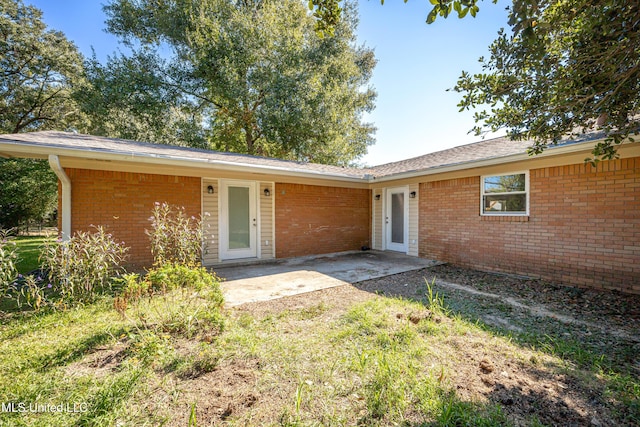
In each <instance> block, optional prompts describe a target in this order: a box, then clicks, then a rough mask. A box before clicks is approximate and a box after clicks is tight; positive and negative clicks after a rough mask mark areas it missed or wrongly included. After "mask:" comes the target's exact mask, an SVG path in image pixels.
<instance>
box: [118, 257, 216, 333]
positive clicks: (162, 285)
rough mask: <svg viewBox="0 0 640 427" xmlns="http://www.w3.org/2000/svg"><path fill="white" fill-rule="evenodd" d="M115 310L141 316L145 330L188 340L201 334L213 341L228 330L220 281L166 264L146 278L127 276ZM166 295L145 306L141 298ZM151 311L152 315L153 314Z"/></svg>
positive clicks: (203, 271) (194, 269) (205, 273)
mask: <svg viewBox="0 0 640 427" xmlns="http://www.w3.org/2000/svg"><path fill="white" fill-rule="evenodd" d="M120 283H122V285H123V286H122V290H121V292H120V294H119V296H117V297H116V299H115V300H114V308H115V309H116V310H117V311H118V312H119V313H120V314H121V315H122V316H123V317H125V315H126V311H127V309H128V308H131V309H133V311H134V317H136V314H135V312H136V311H137V312H139V313H138V316H137V317H139V319H140V320H141V321H142V323H143V325H144V327H145V328H155V329H158V328H159V329H160V330H161V331H162V332H176V333H181V334H185V335H187V336H194V335H197V334H201V335H202V338H203V339H207V340H208V339H211V337H212V336H215V335H217V333H218V332H220V331H221V330H222V328H223V326H224V318H223V316H222V312H221V309H222V305H223V303H224V298H223V296H222V290H221V288H220V279H219V278H218V277H217V276H216V275H215V274H212V273H209V272H208V271H207V270H206V269H205V268H203V267H189V266H186V265H182V264H179V263H166V264H163V265H160V266H156V267H154V268H153V269H151V270H150V271H149V272H148V273H147V275H146V276H145V277H144V278H142V279H141V278H140V277H139V276H137V275H125V276H123V277H122V278H121V279H120ZM145 295H148V296H152V295H163V298H158V299H155V298H154V299H149V300H148V302H146V301H145V302H142V301H140V300H141V297H143V296H145ZM150 311H151V313H150Z"/></svg>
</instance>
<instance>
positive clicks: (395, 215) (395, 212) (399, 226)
mask: <svg viewBox="0 0 640 427" xmlns="http://www.w3.org/2000/svg"><path fill="white" fill-rule="evenodd" d="M391 241H392V242H393V243H404V193H393V194H392V195H391Z"/></svg>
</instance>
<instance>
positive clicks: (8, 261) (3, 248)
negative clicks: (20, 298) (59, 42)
mask: <svg viewBox="0 0 640 427" xmlns="http://www.w3.org/2000/svg"><path fill="white" fill-rule="evenodd" d="M17 259H18V253H17V248H16V244H15V242H13V241H12V240H11V239H10V237H9V230H3V229H0V290H1V291H2V295H5V294H6V293H7V292H8V290H9V289H10V287H11V284H12V283H13V281H14V279H15V278H16V275H17V273H18V272H17V270H16V261H17Z"/></svg>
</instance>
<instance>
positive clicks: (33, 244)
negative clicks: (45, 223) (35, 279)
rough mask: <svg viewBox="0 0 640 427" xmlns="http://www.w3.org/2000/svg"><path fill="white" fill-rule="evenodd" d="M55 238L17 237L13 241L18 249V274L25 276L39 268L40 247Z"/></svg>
mask: <svg viewBox="0 0 640 427" xmlns="http://www.w3.org/2000/svg"><path fill="white" fill-rule="evenodd" d="M54 240H55V236H18V237H16V238H15V239H14V242H16V246H17V249H18V257H19V258H18V263H17V270H18V273H21V274H26V273H29V272H30V271H33V270H35V269H36V268H39V267H40V262H39V260H38V258H39V257H40V253H41V249H42V246H44V244H45V243H46V242H52V241H54Z"/></svg>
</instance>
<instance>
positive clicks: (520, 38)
mask: <svg viewBox="0 0 640 427" xmlns="http://www.w3.org/2000/svg"><path fill="white" fill-rule="evenodd" d="M406 1H407V0H404V2H405V3H406ZM479 2H480V1H479V0H430V3H431V5H432V7H431V10H430V11H429V13H428V15H427V20H426V21H427V23H432V22H434V21H435V20H436V19H437V18H438V17H439V16H440V17H443V18H447V17H448V16H450V15H451V14H457V16H458V17H459V18H464V17H465V16H473V17H475V16H476V14H477V13H478V11H479V6H478V3H479ZM381 3H384V0H381ZM492 3H497V0H492ZM339 4H340V1H339V0H312V1H310V2H309V8H311V9H312V10H314V16H316V18H317V19H318V20H319V21H318V27H317V28H318V31H320V32H327V31H330V30H331V26H332V25H333V22H336V20H339V18H340V9H339ZM509 9H510V13H509V22H508V24H509V26H510V27H511V32H507V31H504V30H500V32H499V33H498V38H497V39H496V40H495V41H494V42H493V43H492V44H491V46H490V52H491V54H490V57H489V58H487V59H485V58H480V61H481V62H482V64H483V70H484V71H483V72H482V73H478V74H475V75H471V74H469V73H467V72H463V73H462V75H461V76H460V78H459V79H458V82H457V85H456V86H455V87H454V90H455V91H457V92H460V93H462V94H463V98H462V100H461V102H460V104H459V107H460V108H461V111H462V110H464V109H471V108H473V109H476V108H483V107H484V108H485V109H484V110H481V111H479V112H478V113H477V114H476V122H477V123H478V125H477V126H476V127H475V128H474V131H475V132H476V134H482V133H483V132H485V131H487V130H491V131H497V130H498V129H503V128H505V129H507V130H508V134H509V135H510V137H511V138H512V139H515V140H522V139H530V140H532V141H533V145H532V147H531V150H530V152H531V153H533V154H537V153H540V152H542V151H543V150H544V149H545V148H547V147H548V146H549V145H550V144H556V143H558V142H559V141H561V140H562V139H565V138H570V137H574V138H575V137H579V136H580V135H581V134H584V133H587V132H592V131H594V130H597V129H599V130H601V131H602V132H603V133H604V134H605V135H607V138H606V139H605V140H604V141H603V142H598V143H597V144H595V146H594V149H593V153H592V154H593V156H594V158H593V159H587V160H597V159H600V158H604V159H609V158H613V157H615V156H616V150H617V147H618V146H619V144H621V143H622V142H624V141H625V140H627V139H633V137H634V135H636V134H637V133H638V129H639V127H640V116H639V115H638V114H637V112H638V109H639V107H640V105H639V103H640V97H639V96H638V94H639V93H640V19H639V17H640V2H638V1H628V0H513V1H512V5H511V7H510V8H509ZM336 11H337V12H336ZM336 13H337V18H336ZM327 17H328V18H327ZM327 28H328V30H327Z"/></svg>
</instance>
